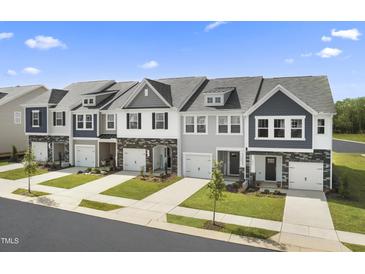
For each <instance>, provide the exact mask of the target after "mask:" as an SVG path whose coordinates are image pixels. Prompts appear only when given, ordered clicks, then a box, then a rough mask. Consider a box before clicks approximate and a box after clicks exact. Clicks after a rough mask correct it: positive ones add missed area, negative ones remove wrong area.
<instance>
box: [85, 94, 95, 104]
mask: <svg viewBox="0 0 365 274" xmlns="http://www.w3.org/2000/svg"><path fill="white" fill-rule="evenodd" d="M95 97H96V96H89V95H88V96H83V99H82V105H83V106H84V107H94V106H95V105H96V98H95Z"/></svg>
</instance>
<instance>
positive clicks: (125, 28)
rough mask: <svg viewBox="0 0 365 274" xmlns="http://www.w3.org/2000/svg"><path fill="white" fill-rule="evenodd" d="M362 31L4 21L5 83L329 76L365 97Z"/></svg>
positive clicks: (354, 25) (319, 25) (347, 92)
mask: <svg viewBox="0 0 365 274" xmlns="http://www.w3.org/2000/svg"><path fill="white" fill-rule="evenodd" d="M364 33H365V23H364V22H0V86H11V85H25V84H45V85H46V86H48V87H49V88H62V87H64V86H66V85H67V84H69V83H72V82H77V81H85V80H99V79H114V80H120V81H122V80H141V79H143V77H150V78H164V77H180V76H203V75H204V76H208V77H211V78H213V77H231V76H257V75H263V76H265V77H273V76H295V75H328V77H329V80H330V84H331V87H332V90H333V95H334V98H335V100H339V99H343V98H347V97H359V96H365V42H364V41H365V36H364V35H363V34H364ZM323 36H325V38H323Z"/></svg>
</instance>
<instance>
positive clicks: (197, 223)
mask: <svg viewBox="0 0 365 274" xmlns="http://www.w3.org/2000/svg"><path fill="white" fill-rule="evenodd" d="M167 222H169V223H173V224H179V225H185V226H192V227H196V228H204V229H209V227H207V226H206V225H207V222H210V221H207V220H202V219H196V218H190V217H183V216H177V215H173V214H167ZM219 231H220V232H225V233H232V234H236V235H240V236H247V237H255V238H260V239H268V238H270V237H271V236H274V235H275V234H277V233H278V232H276V231H272V230H266V229H261V228H254V227H247V226H239V225H233V224H223V225H222V227H221V228H220V229H219Z"/></svg>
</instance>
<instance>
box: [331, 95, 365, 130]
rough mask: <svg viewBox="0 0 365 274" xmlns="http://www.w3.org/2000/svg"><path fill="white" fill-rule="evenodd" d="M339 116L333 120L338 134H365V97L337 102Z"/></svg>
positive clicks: (334, 128)
mask: <svg viewBox="0 0 365 274" xmlns="http://www.w3.org/2000/svg"><path fill="white" fill-rule="evenodd" d="M336 112H337V114H336V115H335V116H334V119H333V131H334V132H336V133H365V97H359V98H353V99H344V100H342V101H337V102H336Z"/></svg>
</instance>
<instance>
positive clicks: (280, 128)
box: [274, 119, 285, 138]
mask: <svg viewBox="0 0 365 274" xmlns="http://www.w3.org/2000/svg"><path fill="white" fill-rule="evenodd" d="M274 138H285V120H284V119H274Z"/></svg>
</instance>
